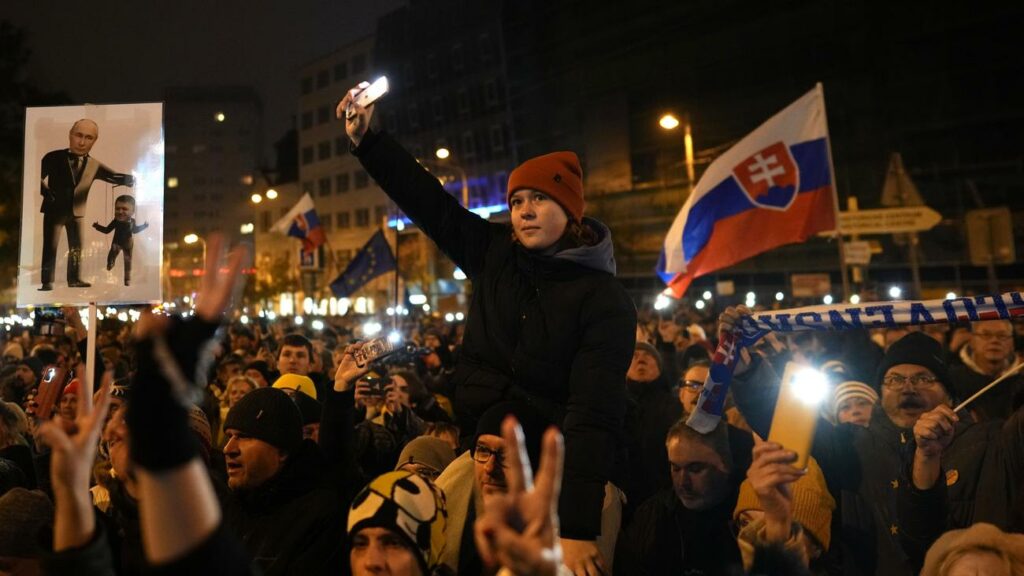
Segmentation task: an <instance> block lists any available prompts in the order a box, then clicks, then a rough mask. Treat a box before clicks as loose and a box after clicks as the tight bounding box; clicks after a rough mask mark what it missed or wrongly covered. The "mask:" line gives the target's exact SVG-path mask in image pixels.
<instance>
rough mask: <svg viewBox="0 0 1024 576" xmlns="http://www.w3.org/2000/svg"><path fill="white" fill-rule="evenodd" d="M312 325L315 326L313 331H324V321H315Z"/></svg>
mask: <svg viewBox="0 0 1024 576" xmlns="http://www.w3.org/2000/svg"><path fill="white" fill-rule="evenodd" d="M310 325H312V326H313V330H323V329H324V321H323V320H313V322H311V323H310Z"/></svg>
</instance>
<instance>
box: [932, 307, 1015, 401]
mask: <svg viewBox="0 0 1024 576" xmlns="http://www.w3.org/2000/svg"><path fill="white" fill-rule="evenodd" d="M1016 357H1017V354H1016V352H1015V351H1014V346H1013V324H1011V323H1010V322H1009V321H1008V320H985V321H982V322H975V323H973V324H971V337H970V340H968V341H967V344H965V345H964V346H963V348H961V349H960V353H959V354H958V355H957V360H959V362H957V363H955V364H954V365H953V366H952V367H951V368H950V371H949V372H950V377H951V378H952V380H953V387H954V389H955V390H956V393H957V395H958V396H960V397H961V398H968V397H970V396H971V395H972V394H974V393H975V392H977V391H978V390H981V389H982V388H984V387H985V386H986V385H987V384H988V383H989V382H991V381H993V380H995V379H996V378H998V377H1000V376H1002V375H1003V373H1004V372H1006V371H1007V370H1009V369H1010V368H1011V367H1012V366H1013V365H1014V364H1015V361H1016ZM1022 392H1024V379H1022V378H1021V377H1020V376H1013V377H1011V378H1009V379H1008V380H1007V381H1005V382H1003V383H1002V384H999V385H997V386H996V387H995V388H993V389H992V390H990V391H988V392H986V393H985V395H984V396H981V397H980V398H978V400H976V401H975V402H974V403H973V404H972V405H971V415H972V416H974V418H975V419H976V420H979V421H981V420H991V419H993V418H1008V417H1009V416H1010V414H1012V413H1013V412H1014V410H1015V409H1016V408H1017V407H1018V406H1020V404H1021V400H1022V398H1021V393H1022Z"/></svg>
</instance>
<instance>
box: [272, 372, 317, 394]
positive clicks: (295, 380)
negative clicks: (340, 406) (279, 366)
mask: <svg viewBox="0 0 1024 576" xmlns="http://www.w3.org/2000/svg"><path fill="white" fill-rule="evenodd" d="M274 388H280V389H288V390H295V391H296V392H302V393H303V394H305V395H306V396H309V397H310V398H312V399H313V400H316V399H317V398H316V385H315V384H313V381H312V380H310V379H309V377H308V376H300V375H299V374H281V377H280V378H278V379H277V380H276V381H275V382H274Z"/></svg>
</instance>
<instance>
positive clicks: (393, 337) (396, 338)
mask: <svg viewBox="0 0 1024 576" xmlns="http://www.w3.org/2000/svg"><path fill="white" fill-rule="evenodd" d="M401 341H402V335H401V334H399V332H398V331H397V330H392V331H391V332H390V333H389V334H388V342H391V343H392V344H398V343H399V342H401Z"/></svg>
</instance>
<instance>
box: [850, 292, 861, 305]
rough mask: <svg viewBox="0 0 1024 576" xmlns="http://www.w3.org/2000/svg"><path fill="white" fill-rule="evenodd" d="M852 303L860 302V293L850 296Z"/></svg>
mask: <svg viewBox="0 0 1024 576" xmlns="http://www.w3.org/2000/svg"><path fill="white" fill-rule="evenodd" d="M850 304H860V294H854V295H853V296H850Z"/></svg>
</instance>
